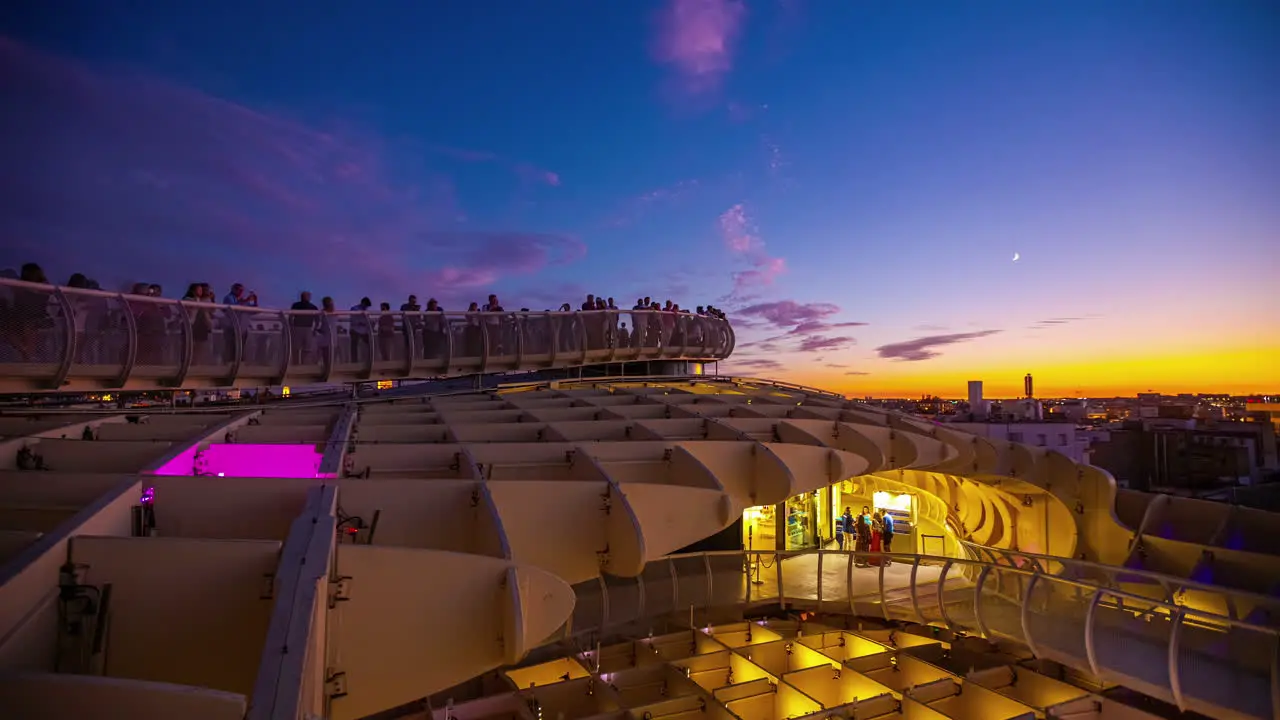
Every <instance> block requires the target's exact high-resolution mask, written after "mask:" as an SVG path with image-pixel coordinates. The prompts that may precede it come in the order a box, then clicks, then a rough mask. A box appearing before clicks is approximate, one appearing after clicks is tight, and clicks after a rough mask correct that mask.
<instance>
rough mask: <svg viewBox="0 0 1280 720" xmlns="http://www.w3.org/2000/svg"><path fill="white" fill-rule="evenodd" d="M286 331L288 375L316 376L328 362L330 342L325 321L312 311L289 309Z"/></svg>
mask: <svg viewBox="0 0 1280 720" xmlns="http://www.w3.org/2000/svg"><path fill="white" fill-rule="evenodd" d="M285 327H286V330H285V331H286V332H288V333H289V373H288V377H289V378H299V379H302V378H307V379H310V378H319V377H321V376H323V375H324V370H325V367H326V365H327V364H328V350H329V347H330V345H331V343H330V334H329V323H328V322H327V320H326V318H325V317H324V315H323V314H322V313H320V312H317V311H314V310H300V311H294V312H290V313H289V314H288V316H287V318H286V322H285Z"/></svg>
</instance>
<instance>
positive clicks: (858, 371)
mask: <svg viewBox="0 0 1280 720" xmlns="http://www.w3.org/2000/svg"><path fill="white" fill-rule="evenodd" d="M870 374H871V373H869V372H863V371H861V370H850V371H849V372H847V373H845V375H870Z"/></svg>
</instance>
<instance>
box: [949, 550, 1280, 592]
mask: <svg viewBox="0 0 1280 720" xmlns="http://www.w3.org/2000/svg"><path fill="white" fill-rule="evenodd" d="M960 544H961V545H963V546H965V548H966V549H969V550H974V549H979V548H980V549H981V550H984V551H987V552H993V551H998V552H1001V553H1005V554H1007V555H1013V556H1018V557H1024V558H1028V559H1030V560H1037V561H1040V562H1054V563H1058V564H1060V565H1062V566H1064V567H1080V568H1088V569H1090V570H1097V571H1100V572H1102V573H1106V574H1114V575H1129V576H1133V577H1140V578H1146V579H1149V580H1153V581H1155V582H1157V583H1162V584H1167V585H1172V586H1174V587H1176V588H1178V589H1180V590H1196V591H1200V592H1205V593H1212V594H1215V595H1228V594H1229V595H1231V596H1233V597H1239V598H1242V599H1247V600H1250V601H1252V602H1254V603H1257V604H1259V605H1269V606H1273V607H1276V608H1280V598H1277V597H1273V596H1271V595H1263V594H1262V593H1257V592H1254V591H1252V590H1238V589H1234V588H1224V587H1222V586H1220V585H1210V584H1208V583H1202V582H1198V581H1196V580H1190V579H1187V578H1184V577H1180V576H1177V575H1166V574H1164V573H1159V572H1155V571H1153V570H1144V569H1141V568H1128V567H1123V566H1119V565H1107V564H1105V563H1099V562H1094V561H1092V560H1078V559H1076V558H1068V557H1058V556H1056V555H1043V554H1040V553H1030V552H1024V551H1022V550H1013V549H1009V548H993V547H987V546H986V545H979V544H977V543H974V542H971V541H969V540H961V541H960ZM997 564H998V563H997ZM1148 600H1149V598H1148ZM1178 607H1182V606H1180V605H1179V606H1178Z"/></svg>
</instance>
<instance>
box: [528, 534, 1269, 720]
mask: <svg viewBox="0 0 1280 720" xmlns="http://www.w3.org/2000/svg"><path fill="white" fill-rule="evenodd" d="M813 555H816V556H817V562H805V563H800V564H798V565H797V564H794V563H791V562H789V561H791V560H795V559H797V558H801V557H805V556H813ZM842 555H843V556H845V557H844V558H843V561H844V562H845V563H846V564H847V567H848V572H847V573H845V574H844V575H845V577H844V582H843V583H840V582H838V581H837V583H835V584H836V585H843V588H835V589H834V591H833V589H832V588H830V587H829V586H828V584H827V583H824V582H822V580H821V579H819V581H818V582H817V583H815V582H814V579H813V574H814V573H816V574H817V577H818V578H822V577H823V568H824V567H830V563H831V562H836V563H837V565H838V564H839V562H841V559H840V556H842ZM753 558H754V559H755V562H752V559H753ZM766 559H772V560H773V562H772V563H766V562H765V560H766ZM857 560H869V561H872V563H873V564H876V565H879V572H876V571H875V570H874V569H873V570H862V569H858V570H855V567H857V565H859V563H857V562H856V561H857ZM890 560H891V561H893V562H895V563H906V564H908V565H909V566H910V572H909V573H906V574H907V575H908V576H909V578H910V579H909V580H908V584H907V585H902V584H901V582H900V581H901V580H902V575H903V574H902V573H898V574H897V577H898V581H896V582H894V583H893V586H892V587H889V585H888V583H887V582H886V574H885V572H884V567H885V561H890ZM876 561H879V562H876ZM650 566H651V567H654V569H653V571H652V572H651V573H643V574H641V576H639V577H636V578H633V579H632V582H628V579H627V578H613V579H611V581H610V582H609V583H603V582H599V581H598V579H597V580H592V581H587V582H583V583H580V584H578V585H575V586H574V591H575V593H577V595H578V597H579V604H578V609H576V610H575V611H574V615H573V617H572V618H571V619H570V621H569V622H567V623H566V624H565V625H564V627H563V628H562V632H561V633H557V635H556V636H554V637H553V638H551V639H550V640H551V641H555V640H566V641H571V642H572V641H574V640H575V639H576V638H581V637H583V636H589V637H592V638H600V637H602V636H608V635H609V633H610V631H611V629H613V628H618V629H625V628H627V627H635V625H634V623H636V622H637V621H640V620H642V619H644V618H646V617H649V616H651V615H655V614H662V613H673V614H675V615H676V616H677V617H681V618H683V617H688V618H689V624H690V625H689V626H690V628H692V629H695V630H697V629H700V628H701V623H700V622H698V621H697V620H696V619H695V614H696V613H697V612H698V611H700V610H701V611H706V613H705V614H706V618H707V620H708V622H710V621H711V619H712V618H714V617H715V615H714V613H713V612H711V611H712V610H715V609H724V608H752V607H767V608H772V607H775V606H776V607H780V608H782V609H784V610H785V609H789V608H795V609H800V608H815V607H816V609H817V610H818V611H819V612H835V613H837V614H844V613H848V614H853V615H863V616H871V615H876V614H879V615H882V616H883V617H884V619H885V620H886V621H890V622H892V621H904V622H908V623H912V622H914V623H919V624H921V625H934V626H937V625H939V624H941V625H945V626H946V627H947V628H948V629H949V630H952V631H958V632H961V633H969V632H974V633H979V634H981V635H983V636H986V637H993V636H994V637H1003V638H1008V639H1010V640H1012V641H1014V642H1018V643H1023V644H1025V645H1026V646H1027V647H1028V648H1029V649H1030V650H1031V652H1032V653H1033V654H1034V655H1036V656H1037V657H1044V658H1047V659H1050V660H1054V661H1056V662H1059V663H1062V664H1064V665H1067V666H1070V667H1074V668H1076V669H1077V670H1080V671H1083V672H1086V673H1092V674H1093V675H1094V676H1095V677H1100V678H1110V679H1123V678H1126V677H1132V678H1140V679H1141V678H1146V679H1147V682H1148V684H1147V685H1145V686H1143V687H1140V688H1138V689H1139V690H1140V691H1141V692H1144V693H1146V694H1149V695H1152V696H1153V697H1157V698H1158V699H1161V700H1164V701H1166V702H1171V703H1173V704H1175V705H1176V706H1177V707H1178V708H1179V709H1180V710H1193V711H1196V712H1201V713H1204V714H1208V715H1210V716H1213V717H1220V716H1225V717H1258V718H1261V717H1268V718H1270V717H1280V692H1276V691H1275V689H1274V688H1275V680H1274V679H1275V678H1278V677H1280V653H1275V652H1274V649H1273V648H1274V647H1275V646H1276V643H1277V642H1280V629H1278V628H1273V627H1269V626H1266V625H1259V624H1256V623H1252V622H1248V621H1242V620H1238V619H1235V618H1231V617H1226V616H1223V615H1219V614H1216V613H1212V612H1207V611H1201V610H1196V609H1192V608H1188V607H1184V606H1180V605H1177V604H1175V603H1169V602H1161V601H1158V600H1152V599H1151V598H1148V597H1144V596H1139V595H1135V594H1132V593H1129V592H1126V591H1124V590H1119V589H1115V588H1110V587H1102V586H1099V585H1093V584H1090V583H1087V582H1083V581H1078V580H1073V579H1069V578H1062V577H1058V576H1055V575H1051V574H1047V573H1044V572H1042V571H1040V570H1038V569H1029V568H1022V567H1016V566H1009V565H1001V564H999V563H995V562H992V561H987V560H977V559H973V558H954V557H937V556H917V555H907V554H902V553H872V552H856V551H843V550H806V551H790V552H788V551H781V552H774V551H766V550H757V551H740V550H729V551H711V552H701V553H683V554H678V555H669V556H667V557H665V558H662V559H659V560H654V561H652V562H651V563H650ZM663 566H665V567H663ZM922 566H933V567H938V568H940V569H941V570H940V572H938V573H937V575H936V576H930V577H928V578H927V579H926V578H922V577H921V575H920V573H919V572H918V571H919V569H920V568H921V567H922ZM956 566H960V567H961V568H963V569H964V570H962V571H953V572H950V573H948V572H947V570H948V569H951V568H954V567H956ZM760 568H769V571H768V573H767V574H764V575H763V580H762V578H761V576H760V575H757V576H756V578H755V579H754V581H750V582H741V580H735V576H743V577H746V576H749V574H750V573H752V572H753V571H754V572H757V573H758V572H759V569H760ZM797 572H799V573H800V574H801V575H802V578H801V579H800V580H798V581H797V580H793V581H792V582H788V581H787V578H789V577H790V578H795V577H796V573H797ZM856 573H865V574H863V575H861V577H862V578H863V581H864V582H863V583H856V582H855V578H856V577H859V576H858V575H857V574H856ZM1006 573H1007V574H1008V575H1009V576H1012V578H1013V581H1012V582H1011V581H1010V579H1009V577H1006ZM993 576H994V579H993ZM868 580H869V581H870V583H869V585H870V587H868V583H866V581H868ZM726 581H727V582H726ZM858 584H861V585H862V588H861V589H858V590H857V592H856V594H855V585H858ZM1055 587H1056V589H1055ZM1037 589H1039V590H1040V591H1041V592H1037ZM1045 590H1048V592H1044V591H1045ZM903 591H906V592H905V593H904V592H903ZM1222 592H1226V591H1222ZM637 593H638V594H639V596H638V597H637V596H636V594H637ZM890 593H892V595H891V594H890ZM615 600H619V601H621V602H615ZM615 605H617V606H618V608H617V609H615ZM877 607H878V608H879V612H878V613H877V612H876V609H875V608H877ZM1104 616H1105V617H1104ZM1153 620H1158V621H1159V622H1157V623H1153V622H1152V621H1153ZM1063 623H1068V624H1069V625H1068V627H1067V628H1062V625H1063ZM681 624H683V623H681ZM1131 643H1137V644H1139V645H1141V646H1144V649H1143V650H1141V651H1137V649H1136V647H1133V648H1131V647H1128V645H1129V644H1131ZM1157 658H1158V659H1157ZM1152 662H1158V663H1159V664H1160V665H1162V666H1163V665H1167V671H1168V673H1167V676H1165V677H1164V678H1158V679H1157V678H1153V677H1152V676H1151V675H1150V673H1148V672H1147V670H1148V669H1149V668H1150V666H1151V663H1152ZM1192 678H1195V681H1194V682H1190V680H1191V679H1192ZM1226 685H1230V686H1231V687H1232V690H1231V691H1229V692H1226V693H1223V692H1217V691H1214V690H1211V689H1209V688H1221V687H1224V686H1226ZM1269 689H1270V692H1268V690H1269Z"/></svg>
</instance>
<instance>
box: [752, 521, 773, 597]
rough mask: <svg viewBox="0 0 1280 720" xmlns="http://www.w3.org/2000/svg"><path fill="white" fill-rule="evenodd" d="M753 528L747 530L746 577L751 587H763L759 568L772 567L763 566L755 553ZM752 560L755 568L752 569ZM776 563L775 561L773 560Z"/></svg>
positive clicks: (762, 561)
mask: <svg viewBox="0 0 1280 720" xmlns="http://www.w3.org/2000/svg"><path fill="white" fill-rule="evenodd" d="M754 535H755V528H747V567H746V568H745V569H746V571H747V577H749V578H751V584H752V585H763V584H764V581H763V580H761V579H760V567H761V566H762V565H763V566H764V567H766V568H771V567H773V565H765V562H764V560H762V559H761V558H760V556H759V555H757V554H756V553H755V537H754ZM752 558H754V559H755V566H754V567H752ZM774 562H775V563H776V562H777V560H776V559H775V560H774Z"/></svg>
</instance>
